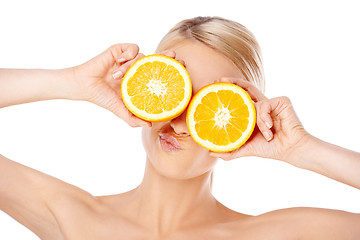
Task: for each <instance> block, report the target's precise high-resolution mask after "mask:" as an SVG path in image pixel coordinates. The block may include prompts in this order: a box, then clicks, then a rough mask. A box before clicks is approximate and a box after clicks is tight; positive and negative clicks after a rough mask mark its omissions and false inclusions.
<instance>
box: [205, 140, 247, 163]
mask: <svg viewBox="0 0 360 240" xmlns="http://www.w3.org/2000/svg"><path fill="white" fill-rule="evenodd" d="M209 155H210V156H212V157H216V158H221V159H222V160H224V161H230V160H233V159H236V158H241V157H247V156H251V154H250V153H249V152H248V150H247V148H246V143H245V144H244V145H242V146H241V147H239V148H238V149H235V150H234V151H231V152H212V151H210V152H209Z"/></svg>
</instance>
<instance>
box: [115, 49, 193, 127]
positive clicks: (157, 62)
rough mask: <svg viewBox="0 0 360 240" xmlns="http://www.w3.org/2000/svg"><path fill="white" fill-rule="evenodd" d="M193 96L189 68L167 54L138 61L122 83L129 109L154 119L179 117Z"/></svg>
mask: <svg viewBox="0 0 360 240" xmlns="http://www.w3.org/2000/svg"><path fill="white" fill-rule="evenodd" d="M191 95H192V85H191V81H190V76H189V73H188V72H187V70H186V69H185V67H184V66H183V65H182V64H181V63H179V62H178V61H176V60H175V59H173V58H170V57H167V56H164V55H157V54H154V55H149V56H146V57H143V58H141V59H139V60H137V61H136V62H135V63H134V64H133V65H131V67H130V68H129V70H128V71H127V72H126V74H125V76H124V77H123V79H122V82H121V96H122V99H123V101H124V103H125V105H126V107H127V108H128V109H129V111H130V112H132V113H133V114H134V115H136V116H138V117H139V118H142V119H144V120H147V121H152V122H159V121H167V120H169V119H172V118H175V117H177V116H179V115H180V114H181V113H182V112H183V111H184V110H185V109H186V107H187V106H188V104H189V102H190V99H191Z"/></svg>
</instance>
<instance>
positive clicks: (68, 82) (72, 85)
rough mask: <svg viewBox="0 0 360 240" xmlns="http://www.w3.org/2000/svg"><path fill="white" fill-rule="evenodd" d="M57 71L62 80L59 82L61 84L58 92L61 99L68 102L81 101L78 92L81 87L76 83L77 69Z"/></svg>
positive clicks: (79, 92)
mask: <svg viewBox="0 0 360 240" xmlns="http://www.w3.org/2000/svg"><path fill="white" fill-rule="evenodd" d="M59 71H60V74H59V75H60V76H61V78H62V80H60V81H61V82H62V88H61V90H60V91H62V93H61V95H62V97H61V98H63V99H68V100H83V98H82V96H81V91H80V90H81V87H80V84H79V83H78V81H77V79H78V78H79V76H78V70H77V67H71V68H65V69H61V70H59Z"/></svg>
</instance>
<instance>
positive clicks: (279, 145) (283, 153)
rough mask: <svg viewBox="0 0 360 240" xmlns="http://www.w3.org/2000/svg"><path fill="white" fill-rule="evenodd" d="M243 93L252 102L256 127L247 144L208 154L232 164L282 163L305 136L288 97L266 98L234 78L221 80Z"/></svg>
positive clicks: (251, 85)
mask: <svg viewBox="0 0 360 240" xmlns="http://www.w3.org/2000/svg"><path fill="white" fill-rule="evenodd" d="M221 82H230V83H234V84H236V85H238V86H240V87H242V88H244V90H246V91H247V92H248V93H249V95H250V97H251V98H252V100H253V101H254V102H255V109H256V113H257V117H256V118H257V119H256V126H255V129H254V132H253V133H252V135H251V137H250V138H249V139H248V141H247V142H246V143H245V144H243V145H242V146H241V147H240V148H238V149H236V150H234V151H232V152H227V153H215V152H211V155H212V156H214V157H220V158H222V159H224V160H232V159H235V158H239V157H243V156H258V157H264V158H272V159H277V160H282V161H286V160H287V159H288V157H289V155H290V154H291V152H292V151H293V150H294V149H295V148H296V147H298V146H299V145H300V143H301V140H303V139H305V138H306V137H307V136H308V135H309V134H308V133H307V132H306V131H305V129H304V127H303V125H302V124H301V122H300V120H299V118H298V117H297V115H296V113H295V111H294V108H293V106H292V104H291V101H290V99H289V98H288V97H277V98H272V99H268V98H266V97H265V96H264V95H263V94H262V93H261V92H260V91H259V90H258V89H257V88H256V87H255V86H254V85H253V84H251V83H250V82H248V81H245V80H242V79H238V78H223V79H221Z"/></svg>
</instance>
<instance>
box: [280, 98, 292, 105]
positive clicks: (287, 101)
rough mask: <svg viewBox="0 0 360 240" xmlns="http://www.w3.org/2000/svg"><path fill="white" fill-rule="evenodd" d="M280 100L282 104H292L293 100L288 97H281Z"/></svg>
mask: <svg viewBox="0 0 360 240" xmlns="http://www.w3.org/2000/svg"><path fill="white" fill-rule="evenodd" d="M280 100H281V101H282V102H284V103H288V104H291V100H290V98H289V97H287V96H281V97H280Z"/></svg>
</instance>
